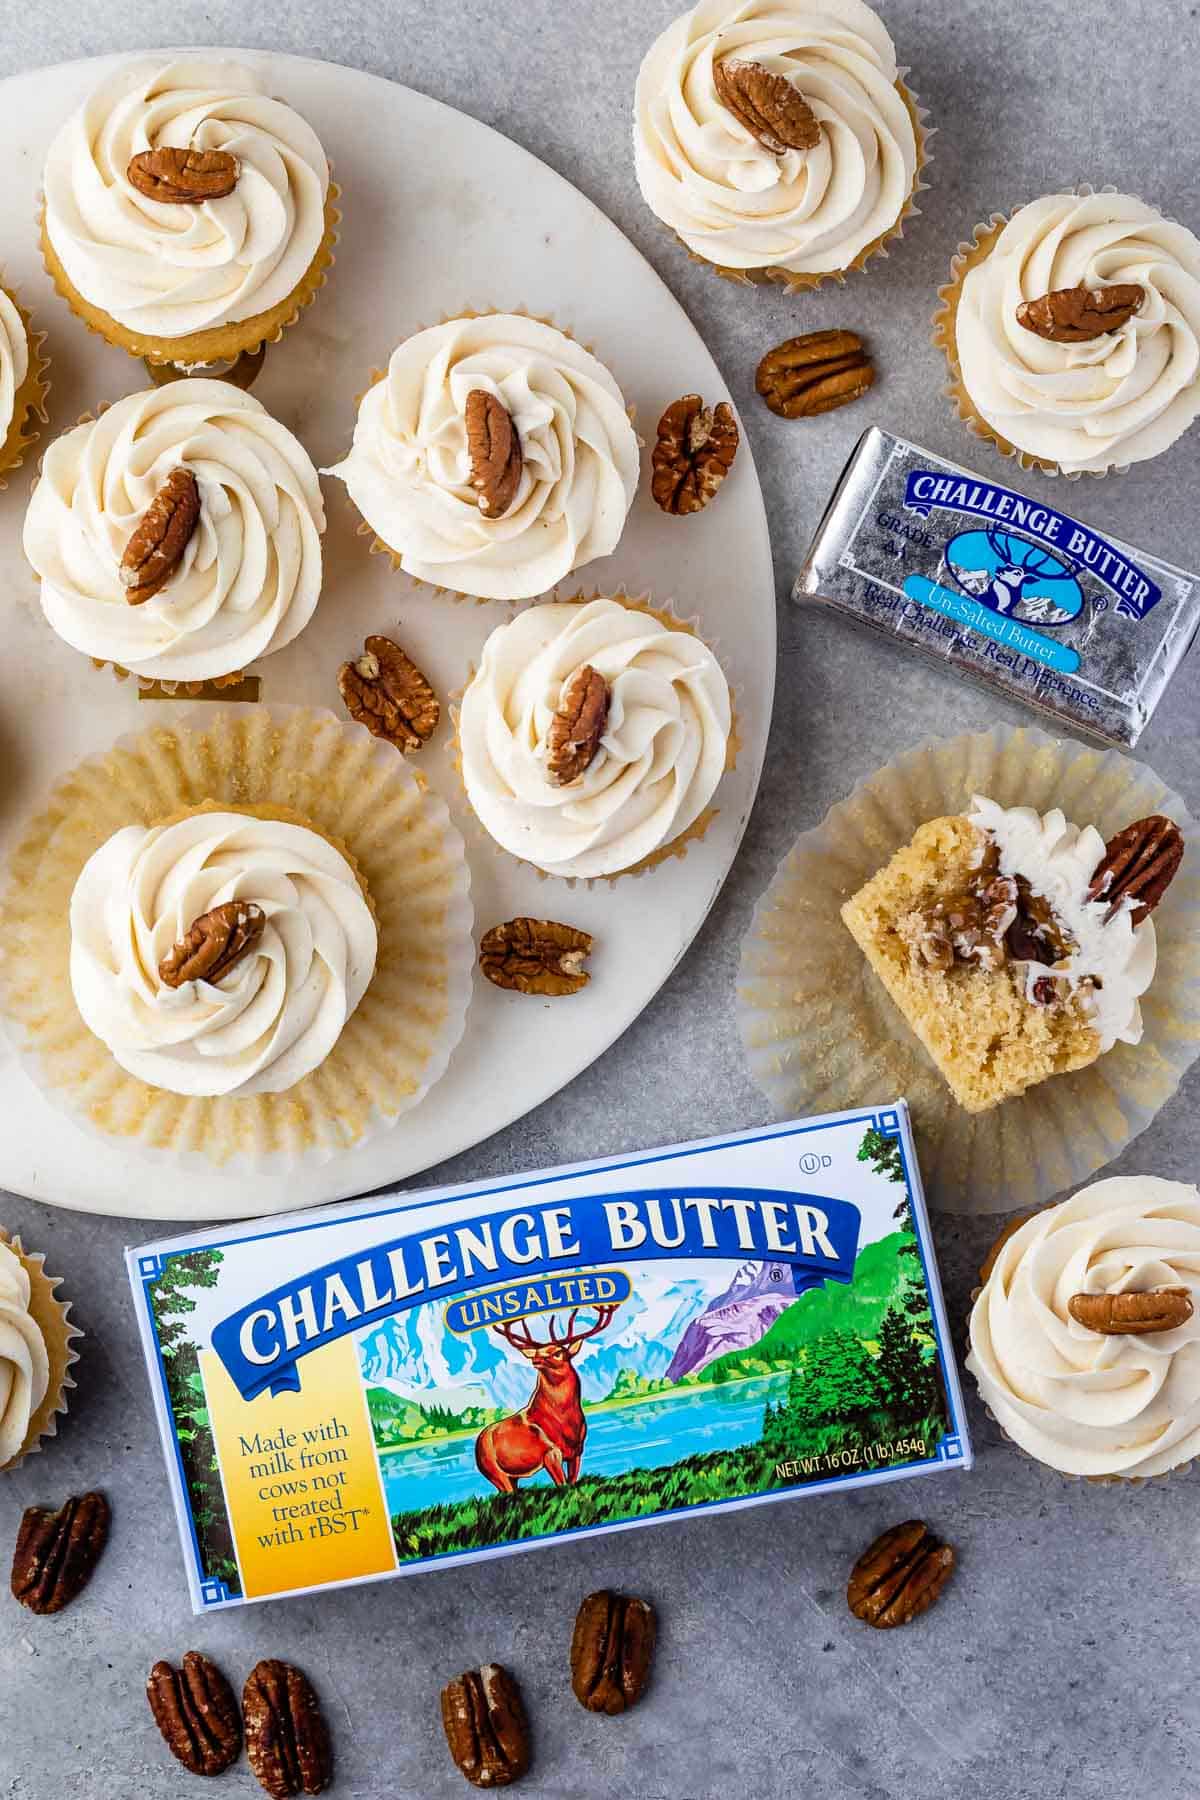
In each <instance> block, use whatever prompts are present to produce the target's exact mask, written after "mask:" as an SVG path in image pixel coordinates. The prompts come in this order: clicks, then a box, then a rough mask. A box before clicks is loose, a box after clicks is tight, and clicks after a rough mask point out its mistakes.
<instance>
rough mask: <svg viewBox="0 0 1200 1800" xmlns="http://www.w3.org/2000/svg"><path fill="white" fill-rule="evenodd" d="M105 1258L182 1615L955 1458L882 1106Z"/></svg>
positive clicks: (935, 1316) (938, 1304) (898, 1117)
mask: <svg viewBox="0 0 1200 1800" xmlns="http://www.w3.org/2000/svg"><path fill="white" fill-rule="evenodd" d="M127 1260H128V1267H129V1277H130V1280H131V1282H132V1284H133V1293H134V1300H135V1304H136V1307H137V1312H138V1319H139V1325H140V1329H141V1334H142V1341H143V1344H144V1347H145V1352H146V1359H147V1363H148V1365H149V1370H150V1379H151V1383H152V1385H153V1390H154V1400H155V1407H156V1411H157V1415H158V1422H159V1428H160V1430H161V1432H162V1439H163V1446H164V1449H165V1451H166V1459H167V1469H168V1473H169V1476H170V1482H171V1488H172V1492H173V1496H174V1501H175V1509H176V1512H177V1514H178V1518H179V1527H180V1534H181V1537H182V1540H183V1552H184V1559H185V1562H186V1566H187V1573H188V1582H189V1586H190V1589H191V1594H192V1604H193V1607H194V1609H195V1610H196V1611H197V1612H200V1611H202V1610H207V1609H209V1608H212V1607H220V1606H233V1605H237V1604H240V1603H241V1602H243V1601H247V1600H264V1599H267V1598H269V1597H270V1596H271V1595H276V1594H289V1593H300V1592H307V1591H311V1590H313V1589H316V1588H322V1587H332V1586H338V1585H344V1584H346V1583H348V1582H356V1581H369V1580H373V1579H376V1578H378V1577H383V1576H392V1575H403V1574H408V1573H410V1572H411V1571H413V1570H417V1569H425V1568H431V1567H435V1566H439V1565H442V1564H454V1563H458V1562H467V1561H472V1560H474V1559H475V1558H478V1557H482V1556H495V1555H502V1554H505V1553H507V1552H509V1551H513V1550H525V1549H532V1548H534V1547H536V1546H537V1545H539V1544H544V1543H546V1542H548V1541H550V1540H552V1539H557V1538H563V1537H570V1536H573V1535H574V1536H579V1535H588V1534H590V1533H593V1532H598V1531H611V1530H617V1529H619V1528H621V1527H623V1526H629V1525H637V1524H643V1523H649V1522H653V1521H656V1520H660V1519H668V1518H676V1517H680V1516H682V1515H684V1514H686V1513H688V1512H692V1511H701V1510H706V1511H722V1510H730V1509H733V1508H735V1507H739V1506H751V1505H755V1504H758V1503H760V1502H763V1501H767V1500H779V1499H784V1498H787V1497H790V1496H794V1495H797V1494H804V1493H824V1492H827V1491H828V1490H830V1489H831V1488H835V1487H856V1486H862V1485H865V1484H866V1483H869V1482H880V1481H895V1480H898V1479H900V1478H901V1477H903V1476H907V1475H918V1474H927V1473H930V1472H931V1471H933V1470H937V1469H945V1468H966V1467H968V1466H969V1464H970V1461H971V1452H970V1446H969V1443H968V1439H967V1430H966V1422H965V1419H964V1416H963V1406H962V1397H961V1393H960V1390H959V1385H958V1376H957V1373H956V1370H955V1366H954V1362H953V1358H952V1354H951V1351H950V1342H949V1334H948V1332H947V1329H946V1320H945V1314H944V1311H943V1307H942V1298H941V1292H940V1289H939V1286H938V1278H937V1270H936V1267H935V1264H934V1260H933V1251H932V1248H931V1245H930V1242H929V1234H928V1225H927V1221H926V1216H925V1207H924V1201H923V1198H922V1194H921V1182H920V1175H919V1173H918V1169H917V1162H916V1157H915V1155H914V1152H913V1144H912V1136H911V1132H910V1129H909V1122H908V1114H907V1111H906V1109H905V1106H904V1104H903V1102H897V1103H896V1104H895V1105H893V1106H888V1107H883V1108H880V1109H878V1110H875V1111H867V1112H853V1113H840V1114H835V1115H832V1116H830V1117H828V1118H822V1119H810V1120H807V1121H803V1122H798V1123H793V1124H787V1125H779V1126H773V1127H771V1128H769V1129H764V1130H760V1131H753V1132H742V1133H738V1134H736V1135H734V1136H732V1137H722V1138H713V1139H710V1140H708V1141H706V1142H702V1143H695V1144H682V1145H675V1146H673V1147H671V1148H670V1149H666V1150H661V1151H658V1152H654V1153H651V1154H648V1155H642V1156H635V1157H626V1158H622V1159H620V1160H615V1161H600V1162H590V1163H579V1164H575V1165H573V1166H570V1167H564V1168H560V1169H549V1170H543V1171H541V1172H539V1173H536V1174H530V1175H525V1176H521V1177H518V1178H516V1179H507V1180H504V1181H490V1182H484V1183H479V1184H464V1185H462V1186H458V1187H446V1188H440V1189H436V1190H431V1191H428V1192H426V1193H396V1194H393V1195H390V1196H385V1197H383V1198H382V1199H381V1198H375V1199H372V1200H366V1201H361V1202H356V1203H354V1204H352V1205H346V1206H335V1207H330V1208H327V1209H325V1210H323V1211H320V1212H316V1213H312V1212H306V1213H297V1214H294V1215H292V1216H290V1217H286V1218H275V1219H266V1220H259V1221H257V1222H251V1223H250V1224H247V1225H240V1226H234V1227H228V1226H223V1227H219V1228H216V1229H213V1230H210V1231H205V1232H200V1233H196V1234H192V1235H189V1236H186V1237H175V1238H170V1239H166V1240H164V1241H162V1242H160V1243H154V1244H149V1245H146V1246H144V1247H143V1248H141V1249H137V1250H130V1251H129V1252H128V1257H127Z"/></svg>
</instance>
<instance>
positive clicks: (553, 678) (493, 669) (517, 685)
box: [458, 598, 733, 878]
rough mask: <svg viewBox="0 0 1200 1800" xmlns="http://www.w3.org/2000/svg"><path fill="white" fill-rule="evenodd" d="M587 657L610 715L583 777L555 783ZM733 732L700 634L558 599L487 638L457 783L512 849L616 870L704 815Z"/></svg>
mask: <svg viewBox="0 0 1200 1800" xmlns="http://www.w3.org/2000/svg"><path fill="white" fill-rule="evenodd" d="M585 666H590V667H591V668H593V669H595V670H596V671H597V673H598V674H600V675H601V676H603V678H604V680H605V682H606V683H607V686H608V694H609V703H608V717H607V720H606V723H605V727H604V732H603V735H602V736H601V738H600V743H599V747H598V749H597V751H596V754H595V755H594V757H593V758H592V760H591V762H590V763H589V764H588V766H587V768H586V769H585V770H584V772H583V774H582V775H580V776H579V777H578V778H577V779H576V780H574V781H572V782H570V783H568V784H567V785H566V786H559V785H558V784H557V783H556V782H555V781H554V780H552V778H551V776H550V774H549V771H548V768H547V742H546V740H547V733H548V731H549V728H550V722H551V720H552V718H553V717H554V713H555V710H556V708H557V707H558V705H559V702H560V699H561V696H562V692H563V689H564V687H565V685H566V683H567V682H568V681H569V680H570V677H571V676H572V675H573V674H574V673H575V672H576V670H578V669H580V668H583V667H585ZM732 728H733V721H732V708H731V703H730V696H729V685H728V683H727V681H726V679H725V676H724V674H723V672H722V669H721V665H720V664H719V663H718V661H717V659H716V657H715V656H714V655H713V653H712V651H711V650H710V649H709V648H708V646H707V645H706V644H704V643H703V642H702V641H701V640H700V638H698V637H696V636H695V635H694V634H693V633H692V632H690V631H685V630H683V629H682V628H678V629H672V628H671V627H670V626H669V625H668V624H664V623H663V622H662V621H661V620H660V619H658V618H657V617H655V616H654V615H653V614H651V613H648V612H642V611H640V610H638V609H637V608H635V607H631V606H626V605H623V604H622V603H621V601H619V600H613V599H603V598H602V599H597V600H591V601H587V602H585V603H577V602H576V603H572V602H551V603H549V604H546V605H543V606H534V607H531V608H530V609H529V610H528V611H527V612H524V613H522V614H521V615H520V616H519V617H518V618H516V619H514V620H513V621H512V622H511V623H510V624H508V625H502V626H500V627H499V628H498V629H497V630H496V631H494V632H493V633H492V635H491V636H490V637H489V638H488V640H487V643H486V644H485V645H484V648H483V655H482V658H481V661H480V666H479V669H478V672H477V673H476V675H475V676H474V678H473V679H472V681H471V683H470V685H469V687H468V688H467V690H466V693H465V694H464V695H463V700H462V707H461V712H460V716H459V721H458V736H459V746H460V750H461V755H462V773H463V782H464V784H465V786H466V790H467V798H468V800H469V801H470V803H471V805H472V807H473V808H474V811H475V813H476V815H477V817H478V818H479V820H480V822H481V824H482V825H483V826H484V827H485V829H486V830H487V831H488V832H489V833H490V835H491V836H492V837H493V838H494V839H495V841H496V842H497V843H498V844H500V845H501V846H502V847H503V848H504V849H505V850H508V851H510V852H511V853H512V855H514V856H517V857H520V858H522V860H524V861H525V862H529V863H532V864H534V866H535V867H536V868H539V869H542V870H544V871H545V872H546V873H547V874H549V875H563V876H568V877H573V876H582V877H585V878H589V877H595V876H606V875H618V874H620V873H622V872H623V871H625V870H629V869H632V868H634V867H636V866H637V865H638V864H640V863H643V862H644V861H645V860H646V858H648V857H652V856H654V855H655V854H656V853H657V852H659V851H661V850H663V849H665V848H666V847H667V846H669V845H670V844H672V843H674V842H676V841H677V840H678V839H680V838H681V837H682V836H683V835H684V834H685V833H686V832H687V831H688V830H689V829H690V828H691V827H693V826H694V825H696V823H697V821H699V820H700V819H701V817H702V815H703V813H704V811H705V808H706V807H707V806H708V803H709V801H710V800H711V799H712V797H713V794H714V792H715V791H716V787H717V783H718V782H719V781H720V779H721V776H722V774H723V773H724V771H725V768H726V765H727V762H728V756H729V740H730V736H731V733H732Z"/></svg>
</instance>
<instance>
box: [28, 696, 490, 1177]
mask: <svg viewBox="0 0 1200 1800" xmlns="http://www.w3.org/2000/svg"><path fill="white" fill-rule="evenodd" d="M206 804H207V805H209V806H212V805H215V806H218V807H221V806H231V807H240V808H242V809H244V810H249V811H251V812H254V813H256V814H262V815H265V816H268V817H281V816H282V817H286V818H289V819H294V820H296V821H297V822H299V823H303V824H307V825H309V826H311V828H312V829H314V830H316V831H318V832H320V833H321V834H322V835H323V836H325V837H326V838H328V840H329V841H330V842H332V843H334V844H336V845H337V846H338V847H339V848H340V849H343V850H344V852H345V854H346V855H347V856H348V858H349V859H350V860H351V862H352V864H353V865H354V866H355V868H356V870H357V872H358V874H359V876H360V879H361V880H362V882H363V884H364V887H365V889H366V892H367V896H368V898H369V900H370V903H371V906H372V910H373V911H374V913H375V916H376V920H377V923H378V927H379V957H378V962H377V965H376V969H375V973H374V976H373V978H372V980H371V983H370V986H369V987H368V989H367V992H366V994H365V995H364V996H363V999H362V1001H361V1002H360V1004H359V1006H358V1008H357V1009H356V1011H355V1012H354V1013H353V1014H352V1015H351V1017H350V1019H349V1020H348V1021H347V1023H346V1026H345V1028H344V1030H343V1031H342V1034H341V1036H340V1038H339V1039H338V1041H337V1043H336V1045H335V1046H334V1048H333V1049H332V1051H331V1052H330V1054H329V1056H328V1057H327V1058H326V1059H325V1061H324V1062H323V1063H322V1064H321V1066H320V1067H319V1068H318V1069H315V1070H314V1071H313V1072H312V1073H311V1074H309V1075H307V1076H306V1077H305V1078H304V1079H303V1080H302V1081H300V1082H298V1083H297V1084H296V1085H295V1086H294V1087H292V1088H289V1089H288V1090H287V1091H286V1092H285V1093H281V1094H257V1095H252V1096H247V1097H245V1098H241V1099H239V1098H237V1097H235V1096H232V1095H230V1096H222V1097H217V1098H189V1097H185V1096H182V1095H177V1094H172V1093H167V1092H166V1091H164V1090H162V1089H156V1088H153V1087H150V1086H148V1085H147V1084H146V1083H144V1082H142V1081H139V1080H138V1079H137V1078H136V1077H134V1076H132V1075H129V1074H127V1073H126V1071H125V1070H123V1069H122V1068H121V1067H120V1065H119V1064H118V1063H117V1061H116V1059H115V1058H114V1057H113V1056H112V1055H111V1054H110V1052H109V1051H108V1050H107V1048H106V1047H105V1045H104V1044H102V1043H101V1042H100V1040H99V1039H98V1038H96V1037H94V1036H93V1035H92V1034H91V1032H90V1031H88V1029H87V1027H86V1026H85V1025H84V1023H83V1021H82V1019H81V1018H80V1016H79V1013H78V1011H77V1010H76V1007H75V1003H74V999H73V997H72V992H71V984H70V975H69V958H70V929H69V917H68V914H69V906H70V898H71V893H72V890H73V888H74V885H75V881H76V879H77V877H78V874H79V871H80V869H81V868H82V867H83V864H84V863H85V862H86V860H87V858H88V857H89V856H90V855H91V854H92V852H93V851H94V850H96V849H97V848H98V847H99V846H100V845H101V844H102V843H104V842H105V841H106V840H107V839H108V838H109V837H110V836H111V835H112V833H113V832H115V831H117V830H119V829H120V828H121V827H122V826H124V825H129V824H135V823H136V824H142V825H151V824H156V823H162V822H164V821H166V820H168V819H171V818H174V817H178V816H180V815H183V814H186V813H188V812H191V811H196V810H199V809H201V808H202V807H204V806H205V805H206ZM469 879H470V878H469V874H468V870H467V864H466V857H465V852H464V847H463V842H462V839H461V837H460V836H459V833H458V832H457V830H456V829H455V827H454V826H453V824H452V823H451V821H450V816H449V813H448V812H447V809H446V807H445V805H444V803H443V802H442V801H441V800H440V799H439V798H438V797H437V796H436V795H434V794H432V793H431V792H430V791H429V790H428V788H427V785H426V783H425V782H424V781H423V780H422V778H421V777H420V776H419V775H417V774H415V773H414V772H413V770H412V769H411V768H410V767H409V766H408V764H407V763H406V762H405V760H404V759H403V757H401V756H399V755H397V753H396V751H395V750H394V748H393V747H392V746H391V745H390V744H385V743H383V742H381V741H380V740H379V739H377V738H373V737H372V736H371V735H370V734H369V732H367V731H366V730H365V728H364V727H362V726H360V725H347V724H342V723H339V721H337V720H336V719H335V718H334V717H333V716H332V714H330V713H327V712H325V711H323V710H320V709H317V708H309V707H286V708H285V707H276V706H265V705H263V706H252V707H250V706H246V707H237V708H232V707H231V708H228V709H226V708H224V707H221V708H212V707H204V708H201V709H198V710H197V711H196V712H195V713H188V714H185V715H184V716H183V717H182V718H180V719H178V720H176V721H172V723H171V724H169V725H163V726H158V727H154V728H150V729H148V730H145V731H143V732H141V733H139V734H137V735H134V736H130V737H127V738H123V739H121V740H120V741H119V742H118V743H117V745H116V746H115V747H114V748H113V749H112V750H110V751H108V752H106V753H103V754H101V755H99V756H96V757H93V758H90V759H89V760H88V761H86V762H84V763H81V764H80V765H79V766H78V767H77V768H75V769H74V770H73V771H72V772H71V773H70V774H69V775H67V776H66V777H65V778H64V779H63V780H62V781H61V782H60V783H59V784H58V786H57V787H56V788H55V790H54V791H53V793H52V794H51V796H50V800H49V803H48V805H47V806H46V808H45V810H44V811H43V812H42V813H41V814H40V815H39V816H38V817H37V818H36V819H34V820H33V821H32V823H31V824H30V825H29V826H28V827H27V828H26V830H25V832H24V833H23V835H22V837H21V839H20V841H19V842H18V844H17V847H16V849H15V851H14V852H13V855H12V859H11V863H10V868H9V878H8V886H7V889H6V891H5V892H4V894H3V897H2V899H0V1009H2V1011H3V1014H4V1018H5V1024H6V1025H7V1027H8V1029H9V1032H10V1035H11V1037H12V1040H13V1043H14V1047H15V1048H16V1050H17V1052H18V1054H19V1056H20V1058H21V1060H22V1063H23V1065H24V1066H25V1068H26V1069H27V1070H28V1072H29V1073H30V1074H31V1075H32V1076H33V1078H34V1079H35V1081H37V1083H38V1085H39V1086H40V1087H41V1088H42V1089H43V1091H44V1092H45V1093H46V1094H47V1095H48V1096H49V1097H50V1098H51V1099H52V1100H53V1101H54V1102H55V1103H56V1104H58V1105H60V1106H63V1107H64V1108H66V1109H67V1110H68V1111H69V1112H70V1113H71V1114H72V1115H73V1116H74V1117H75V1118H76V1120H77V1121H78V1122H79V1123H81V1124H82V1125H83V1126H84V1127H85V1128H86V1129H90V1130H91V1131H92V1132H94V1133H98V1134H99V1135H100V1136H102V1137H104V1138H106V1139H107V1140H108V1141H109V1142H110V1143H119V1144H122V1145H125V1146H127V1147H128V1148H130V1149H134V1150H137V1151H138V1152H139V1153H144V1154H146V1155H148V1156H152V1157H158V1158H160V1159H161V1160H163V1161H164V1162H166V1163H168V1164H169V1165H170V1166H172V1167H176V1166H178V1164H179V1160H180V1158H181V1157H182V1158H184V1159H186V1160H187V1161H188V1162H190V1163H192V1164H193V1165H195V1166H197V1167H202V1168H208V1169H218V1170H219V1169H222V1168H226V1169H229V1170H230V1171H232V1172H237V1173H241V1172H244V1171H245V1170H247V1169H249V1170H253V1169H255V1168H260V1167H261V1168H266V1169H269V1170H270V1171H271V1173H272V1174H277V1173H279V1172H280V1171H281V1169H286V1168H287V1167H289V1166H297V1165H299V1164H301V1163H303V1164H304V1165H305V1166H308V1165H309V1164H310V1163H312V1162H327V1161H328V1160H329V1159H330V1158H332V1157H333V1156H334V1155H336V1154H337V1153H338V1152H339V1151H341V1150H345V1149H348V1148H350V1147H351V1146H354V1145H357V1144H360V1143H362V1142H364V1141H365V1140H366V1138H368V1137H369V1136H371V1135H373V1134H375V1133H377V1132H379V1131H380V1130H382V1129H384V1128H386V1127H389V1126H391V1125H392V1124H394V1123H395V1121H396V1119H398V1118H399V1117H400V1116H401V1114H402V1113H404V1112H406V1111H408V1110H409V1109H410V1108H412V1107H413V1106H415V1105H417V1104H418V1102H419V1101H420V1100H421V1099H422V1098H423V1097H424V1095H425V1094H426V1093H427V1092H428V1090H429V1088H430V1087H432V1086H433V1084H434V1082H436V1081H437V1080H438V1079H439V1078H440V1076H441V1075H442V1074H443V1073H444V1071H445V1069H446V1066H447V1064H448V1062H449V1060H450V1056H451V1054H452V1052H453V1050H454V1048H455V1046H456V1045H457V1043H458V1042H459V1040H460V1038H461V1037H462V1034H463V1029H464V1026H465V1021H466V1012H467V1005H468V1002H469V999H470V994H471V983H472V971H473V968H474V961H475V947H474V942H473V938H472V924H473V917H472V910H471V903H470V899H469V897H468V889H469Z"/></svg>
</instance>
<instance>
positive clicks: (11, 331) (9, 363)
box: [0, 287, 50, 488]
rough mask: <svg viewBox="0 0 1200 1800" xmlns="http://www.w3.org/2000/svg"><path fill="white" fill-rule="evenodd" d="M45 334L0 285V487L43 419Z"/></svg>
mask: <svg viewBox="0 0 1200 1800" xmlns="http://www.w3.org/2000/svg"><path fill="white" fill-rule="evenodd" d="M44 337H45V334H44V333H43V332H35V331H34V329H33V326H32V323H31V320H30V316H29V314H28V313H27V312H26V311H25V308H24V307H23V306H22V305H21V304H20V302H19V301H18V299H17V296H16V294H15V293H13V292H11V291H10V290H9V289H8V288H5V287H0V488H3V487H6V486H7V485H8V484H7V480H6V477H7V476H8V475H10V474H11V473H12V471H13V470H14V469H17V468H19V467H20V465H21V461H22V459H23V458H24V455H25V452H26V451H27V450H28V449H29V447H30V446H31V445H32V444H34V443H35V442H36V441H37V436H38V433H37V425H38V424H39V423H41V424H44V423H45V419H46V396H47V394H48V393H49V392H50V382H49V379H48V376H49V370H50V364H49V362H48V360H47V358H46V357H45V356H43V354H42V344H43V341H44Z"/></svg>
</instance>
